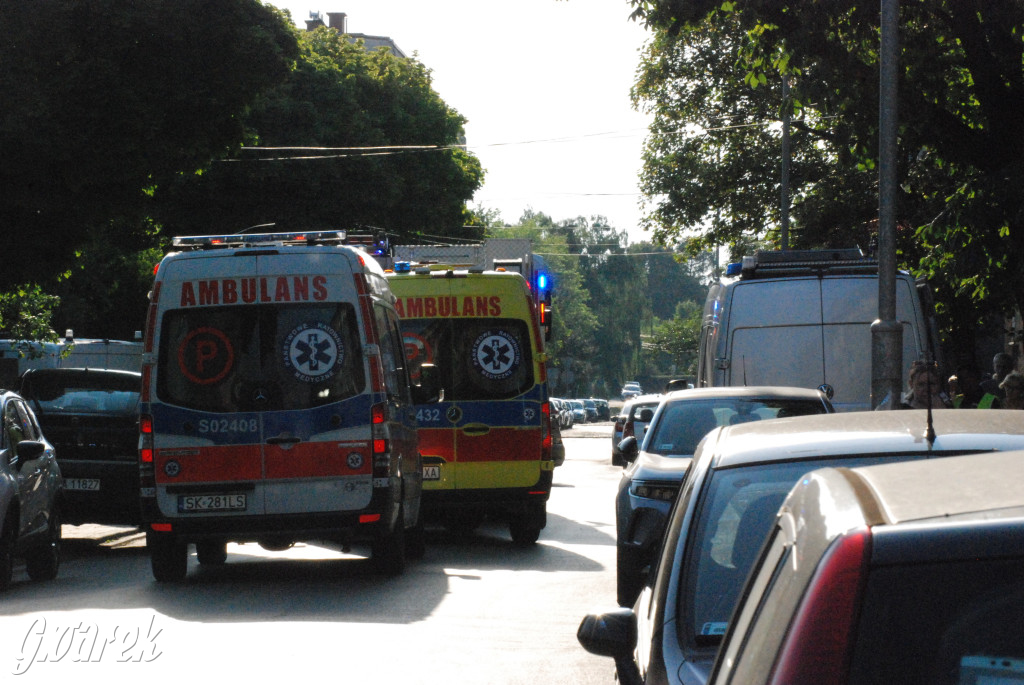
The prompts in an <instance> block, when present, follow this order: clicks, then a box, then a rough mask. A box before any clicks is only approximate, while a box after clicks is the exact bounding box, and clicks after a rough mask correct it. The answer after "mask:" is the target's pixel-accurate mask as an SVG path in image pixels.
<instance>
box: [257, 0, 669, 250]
mask: <svg viewBox="0 0 1024 685" xmlns="http://www.w3.org/2000/svg"><path fill="white" fill-rule="evenodd" d="M324 2H335V3H336V4H322V3H324ZM269 4H272V5H275V6H277V7H279V8H281V9H287V10H290V12H291V15H292V18H293V19H295V20H296V23H298V24H299V26H302V27H304V26H305V20H306V19H308V18H309V13H310V12H311V11H320V12H322V13H323V19H324V22H325V23H326V22H327V13H328V12H344V13H346V15H347V18H348V31H349V33H364V34H368V35H378V36H389V37H390V38H391V39H392V40H394V41H395V43H396V44H397V45H398V47H399V48H401V50H402V51H403V52H404V53H405V54H407V55H410V56H412V55H414V54H415V56H416V57H417V59H419V61H420V62H422V63H423V64H424V65H425V66H426V67H427V68H428V69H430V70H431V71H432V76H433V86H434V90H435V91H437V93H438V94H439V95H440V96H441V98H442V99H443V100H444V101H445V102H446V103H447V104H448V105H449V106H450V107H452V108H453V109H455V110H456V111H458V112H459V113H460V114H461V115H462V116H463V117H465V118H466V119H468V122H467V123H466V126H465V128H466V143H467V146H468V148H469V149H470V151H472V152H473V153H474V154H476V156H477V157H479V159H480V161H481V163H482V164H483V167H484V169H485V171H486V176H485V178H484V185H483V187H482V188H481V189H480V190H479V191H477V193H476V195H475V196H474V198H473V201H472V202H471V203H470V205H471V206H481V207H483V208H485V209H495V210H498V211H499V212H500V214H501V218H502V220H503V221H505V222H507V223H510V224H515V223H516V222H517V221H518V220H519V218H520V217H521V216H522V213H523V211H524V210H527V209H532V210H533V211H536V212H543V213H545V214H547V215H549V216H551V217H552V218H553V219H555V220H556V221H560V220H564V219H573V218H575V217H577V216H585V217H587V218H590V217H592V216H595V215H600V216H604V217H606V218H607V219H608V221H609V222H610V223H611V225H612V226H613V227H615V228H616V229H618V230H623V231H627V233H628V234H629V237H630V241H631V242H637V241H640V240H644V239H645V238H646V237H647V236H648V235H649V234H646V233H644V232H643V231H642V230H640V228H639V220H640V215H641V208H640V207H639V204H638V203H639V200H640V194H639V190H638V187H637V174H638V172H639V170H640V165H641V162H640V155H641V151H642V147H643V141H644V137H645V135H646V130H647V124H648V121H649V117H648V116H646V115H643V114H640V113H638V112H636V111H634V110H633V108H632V104H631V102H630V98H629V90H630V87H631V86H632V85H633V80H634V75H635V72H636V67H637V65H638V63H639V59H640V52H639V51H640V49H641V47H642V46H643V44H644V42H645V40H646V38H647V32H646V30H645V29H644V28H643V27H642V26H640V25H638V24H637V23H636V22H633V21H631V20H630V19H629V13H630V9H631V6H630V4H629V2H628V0H516V2H497V1H496V0H435V1H434V2H426V1H425V0H298V1H296V0H272V1H271V2H270V3H269Z"/></svg>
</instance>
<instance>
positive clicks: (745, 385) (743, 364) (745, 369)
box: [740, 354, 747, 387]
mask: <svg viewBox="0 0 1024 685" xmlns="http://www.w3.org/2000/svg"><path fill="white" fill-rule="evenodd" d="M740 363H741V364H742V366H743V387H747V355H745V354H744V355H742V356H741V357H740Z"/></svg>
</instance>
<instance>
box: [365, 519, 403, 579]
mask: <svg viewBox="0 0 1024 685" xmlns="http://www.w3.org/2000/svg"><path fill="white" fill-rule="evenodd" d="M405 559H406V556H405V526H404V525H403V523H402V512H401V510H399V512H398V520H397V521H396V523H395V529H394V530H393V531H391V532H390V533H386V534H385V535H384V536H382V537H381V538H380V539H378V540H376V541H374V543H373V546H372V547H371V549H370V560H371V562H372V563H373V566H374V568H375V569H376V571H377V573H380V574H382V575H385V576H398V575H401V574H402V573H403V572H404V571H405Z"/></svg>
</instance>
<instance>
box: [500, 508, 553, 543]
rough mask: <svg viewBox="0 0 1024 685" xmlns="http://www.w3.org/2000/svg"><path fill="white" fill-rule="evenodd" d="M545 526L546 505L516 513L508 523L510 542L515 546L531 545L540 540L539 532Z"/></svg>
mask: <svg viewBox="0 0 1024 685" xmlns="http://www.w3.org/2000/svg"><path fill="white" fill-rule="evenodd" d="M546 524H547V504H541V505H532V506H529V507H527V508H526V511H523V512H516V513H514V514H512V515H511V517H510V518H509V521H508V530H509V533H510V534H511V535H512V542H513V543H514V544H516V545H523V546H525V545H532V544H534V543H535V542H537V540H538V539H539V538H540V531H541V530H543V528H544V526H545V525H546Z"/></svg>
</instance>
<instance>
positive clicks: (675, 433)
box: [644, 398, 825, 456]
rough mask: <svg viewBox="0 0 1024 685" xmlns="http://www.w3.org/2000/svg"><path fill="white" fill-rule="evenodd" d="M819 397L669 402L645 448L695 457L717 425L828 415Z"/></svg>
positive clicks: (650, 451) (652, 451) (649, 433)
mask: <svg viewBox="0 0 1024 685" xmlns="http://www.w3.org/2000/svg"><path fill="white" fill-rule="evenodd" d="M824 413H825V405H824V404H823V403H822V402H819V401H816V400H795V399H756V398H746V399H738V398H717V399H707V400H679V401H676V402H671V403H669V404H668V405H667V406H666V407H665V408H664V409H663V410H662V413H661V416H660V417H659V418H658V421H657V423H656V424H655V425H654V426H653V427H652V429H651V430H650V431H649V432H648V436H649V437H648V438H647V441H646V443H645V444H644V451H646V452H649V453H652V454H661V455H666V456H667V455H678V456H691V455H692V454H693V453H694V452H695V451H696V449H697V444H698V443H700V441H701V439H702V438H703V437H704V436H705V435H707V433H708V431H710V430H712V429H714V428H716V427H717V426H731V425H734V424H737V423H747V422H749V421H760V420H762V419H774V418H781V417H785V416H800V415H803V414H824Z"/></svg>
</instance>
